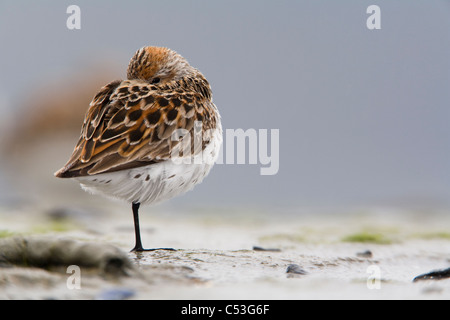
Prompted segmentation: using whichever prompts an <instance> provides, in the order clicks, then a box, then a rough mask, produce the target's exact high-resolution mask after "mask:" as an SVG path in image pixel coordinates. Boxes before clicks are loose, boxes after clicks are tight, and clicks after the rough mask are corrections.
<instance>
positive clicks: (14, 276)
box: [0, 205, 450, 299]
mask: <svg viewBox="0 0 450 320" xmlns="http://www.w3.org/2000/svg"><path fill="white" fill-rule="evenodd" d="M124 211H125V213H124ZM146 211H147V210H145V209H144V210H142V218H141V226H142V232H143V242H144V245H145V246H147V247H173V248H176V249H177V251H154V252H145V253H142V254H134V253H129V252H128V250H129V249H130V248H131V247H132V246H133V228H132V221H131V213H130V212H129V210H128V208H127V207H125V206H121V205H119V206H111V208H108V209H107V210H105V208H103V209H102V210H100V211H99V212H100V213H99V212H96V209H93V208H91V207H90V208H89V209H86V208H84V209H80V208H73V207H72V208H62V209H58V210H56V209H54V208H50V209H49V208H48V207H47V208H36V207H35V206H28V207H26V206H25V207H24V206H22V207H20V208H18V207H15V208H2V209H1V210H0V241H2V240H3V241H5V239H11V238H12V237H17V236H20V237H23V238H25V239H34V240H36V239H38V240H39V239H45V241H47V240H48V241H50V242H52V241H54V242H55V243H58V242H61V241H66V240H67V241H76V243H77V244H80V243H81V244H82V243H95V244H98V243H100V244H102V243H105V245H112V246H114V247H117V248H119V249H120V250H119V251H120V252H121V253H122V254H124V256H125V257H126V258H127V259H128V260H129V261H130V262H131V264H130V267H129V268H128V267H127V270H126V271H125V272H123V273H109V272H105V270H104V267H99V268H97V267H95V266H94V267H85V266H83V265H82V266H81V267H80V274H81V275H80V287H81V288H80V289H76V288H74V289H70V288H69V287H70V283H74V282H70V278H69V277H70V276H71V275H72V273H66V272H67V266H65V265H55V266H53V265H48V266H44V267H37V266H33V265H30V263H26V264H25V265H17V264H16V265H13V264H5V263H3V265H2V267H0V298H1V299H23V298H26V299H29V298H30V299H115V298H117V299H125V298H126V299H449V298H450V279H444V280H438V281H437V280H428V281H419V282H414V283H413V282H412V280H413V279H414V277H416V276H418V275H420V274H424V273H427V272H430V271H432V270H438V269H446V268H449V267H450V233H449V232H448V230H450V228H449V227H450V215H449V213H446V212H427V211H421V212H418V211H415V212H412V211H399V210H387V209H372V210H353V211H349V212H334V213H313V212H309V211H308V210H294V209H292V210H289V212H280V211H276V212H275V211H274V212H271V211H270V210H269V209H266V210H264V211H259V210H255V209H232V210H231V209H230V210H226V209H220V210H217V209H202V210H193V209H192V210H187V211H188V212H180V211H178V212H175V211H174V210H173V209H167V208H165V209H164V208H158V209H157V210H153V214H146ZM94 212H95V213H94ZM64 239H66V240H64ZM34 240H30V243H32V241H34ZM39 241H41V240H39ZM1 243H2V242H0V254H3V253H4V249H5V248H4V247H3V248H2V247H1ZM3 243H5V242H3ZM255 246H258V247H260V248H263V249H276V250H268V251H264V250H254V249H253V248H254V247H255ZM94 248H95V247H94ZM94 250H95V249H94ZM58 261H59V260H58ZM63 263H65V262H63ZM0 265H1V264H0ZM290 265H296V266H295V267H291V270H294V271H295V270H297V271H299V273H287V272H286V270H287V268H288V266H290ZM102 268H103V269H102ZM371 277H374V278H375V280H370V278H371ZM68 280H69V285H68Z"/></svg>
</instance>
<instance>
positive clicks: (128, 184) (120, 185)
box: [76, 128, 222, 204]
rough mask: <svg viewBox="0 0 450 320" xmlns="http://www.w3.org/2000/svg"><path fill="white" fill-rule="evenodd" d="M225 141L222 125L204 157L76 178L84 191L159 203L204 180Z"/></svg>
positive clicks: (133, 200) (129, 199)
mask: <svg viewBox="0 0 450 320" xmlns="http://www.w3.org/2000/svg"><path fill="white" fill-rule="evenodd" d="M221 144H222V129H221V128H219V130H216V132H215V134H214V136H213V138H212V139H211V141H210V143H209V144H208V145H207V146H206V148H205V149H204V150H203V153H202V155H201V156H200V158H198V157H197V158H196V159H194V158H191V159H184V160H183V161H172V160H167V161H163V162H159V163H155V164H151V165H148V166H144V167H139V168H134V169H128V170H121V171H116V172H111V173H101V174H97V175H92V176H84V177H78V178H76V179H77V180H78V181H79V182H80V184H81V187H82V188H83V189H84V190H86V191H88V192H91V193H93V194H102V195H105V196H108V197H113V198H118V199H121V200H125V201H127V202H139V203H141V204H150V203H157V202H161V201H164V200H167V199H170V198H172V197H175V196H177V195H179V194H182V193H184V192H186V191H189V190H191V189H192V188H193V187H194V186H195V185H196V184H198V183H200V182H202V181H203V179H204V178H205V177H206V176H207V175H208V173H209V171H210V170H211V168H212V167H213V165H214V162H215V161H216V160H217V157H218V155H219V151H220V146H221ZM178 160H180V159H178ZM189 162H190V163H189Z"/></svg>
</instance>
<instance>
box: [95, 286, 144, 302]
mask: <svg viewBox="0 0 450 320" xmlns="http://www.w3.org/2000/svg"><path fill="white" fill-rule="evenodd" d="M134 294H135V292H134V290H132V289H127V288H116V289H107V290H104V291H102V292H100V294H99V295H98V296H97V300H125V299H128V298H131V297H132V296H134Z"/></svg>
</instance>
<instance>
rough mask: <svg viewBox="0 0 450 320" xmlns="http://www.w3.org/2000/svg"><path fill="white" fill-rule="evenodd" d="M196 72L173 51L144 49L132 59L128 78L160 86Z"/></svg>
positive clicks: (158, 48) (159, 48)
mask: <svg viewBox="0 0 450 320" xmlns="http://www.w3.org/2000/svg"><path fill="white" fill-rule="evenodd" d="M196 72H197V70H196V69H195V68H193V67H191V66H190V65H189V63H188V62H187V61H186V59H184V58H183V57H182V56H181V55H179V54H178V53H176V52H175V51H173V50H171V49H168V48H162V47H143V48H141V49H139V50H138V51H136V53H135V54H134V56H133V57H132V58H131V60H130V63H129V65H128V70H127V78H128V80H133V79H139V80H144V81H147V82H149V83H152V84H158V83H167V82H169V81H172V80H179V79H181V78H183V77H185V76H191V75H195V73H196Z"/></svg>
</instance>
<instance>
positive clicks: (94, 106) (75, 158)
mask: <svg viewBox="0 0 450 320" xmlns="http://www.w3.org/2000/svg"><path fill="white" fill-rule="evenodd" d="M163 89H166V90H163ZM214 108H215V107H214V105H213V104H212V102H211V101H210V100H209V99H208V97H205V96H204V95H202V94H200V93H196V92H195V91H190V92H189V91H185V90H180V89H177V90H175V89H171V88H170V87H168V86H166V87H165V88H164V87H162V88H161V87H157V86H153V85H149V84H148V83H146V82H142V81H138V80H125V81H113V82H111V83H109V84H107V85H106V86H104V87H103V88H102V89H101V90H100V92H99V93H98V94H97V95H96V96H95V97H94V99H93V100H92V102H91V103H90V107H89V109H88V111H87V113H86V116H85V119H84V123H83V127H82V129H81V136H80V139H79V141H78V143H77V145H76V147H75V150H74V151H73V154H72V156H71V158H70V159H69V161H68V162H67V164H66V165H65V166H64V167H63V168H62V169H61V170H59V171H58V172H56V173H55V175H56V176H57V177H61V178H64V177H77V176H86V175H94V174H99V173H105V172H112V171H118V170H123V169H130V168H134V167H139V166H144V165H149V164H152V163H156V162H160V161H165V160H169V159H170V158H171V154H172V150H173V148H174V147H175V146H176V145H177V144H178V143H179V141H178V139H176V140H174V139H172V133H174V131H175V130H176V129H184V130H183V131H181V132H185V133H187V132H189V133H190V139H191V144H192V148H191V152H192V153H191V154H198V153H199V152H201V150H203V149H204V147H205V143H207V141H205V140H207V139H204V138H203V139H202V137H200V139H202V140H200V141H201V143H200V144H198V143H195V146H196V147H195V148H196V149H194V141H195V139H198V138H199V137H198V136H197V137H195V136H194V135H198V130H194V123H195V121H201V123H202V130H203V131H206V130H208V129H214V128H215V126H216V118H215V116H214V114H213V109H214ZM203 120H205V121H203ZM179 132H180V131H179ZM197 141H198V140H197ZM198 146H200V147H198ZM183 156H184V154H183Z"/></svg>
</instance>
